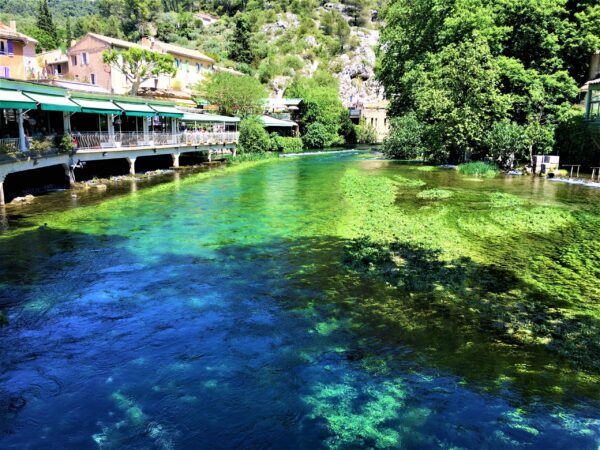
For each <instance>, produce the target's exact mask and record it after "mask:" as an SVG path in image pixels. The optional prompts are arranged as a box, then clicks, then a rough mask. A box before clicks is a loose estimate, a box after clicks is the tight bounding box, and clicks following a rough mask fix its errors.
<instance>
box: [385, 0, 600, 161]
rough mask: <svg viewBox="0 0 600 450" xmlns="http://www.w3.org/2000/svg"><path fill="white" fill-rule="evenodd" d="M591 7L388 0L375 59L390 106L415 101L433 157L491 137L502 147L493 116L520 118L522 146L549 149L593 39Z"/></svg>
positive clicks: (519, 0)
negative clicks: (489, 133)
mask: <svg viewBox="0 0 600 450" xmlns="http://www.w3.org/2000/svg"><path fill="white" fill-rule="evenodd" d="M573 5H574V6H573ZM598 11H600V9H598V7H597V6H596V5H594V6H593V7H587V6H585V5H583V4H580V3H575V2H572V3H571V2H569V3H567V2H565V1H560V2H556V1H553V0H539V1H535V2H531V1H526V0H507V1H503V2H500V3H498V2H494V1H491V0H474V1H468V2H465V1H461V0H451V1H449V2H446V1H441V0H417V1H412V0H393V1H391V2H390V4H389V5H388V8H386V11H385V14H384V16H385V21H386V26H385V27H384V29H383V31H382V35H381V43H380V44H381V49H385V51H380V58H379V68H378V74H379V77H380V79H381V81H382V82H383V84H384V86H385V87H386V92H387V94H388V95H389V96H390V98H391V99H392V104H391V111H392V114H393V115H396V116H401V115H404V114H407V113H409V112H411V111H414V112H415V113H416V115H417V118H418V120H419V121H421V122H423V123H424V124H427V125H428V132H429V134H430V135H431V139H428V140H427V142H425V144H426V146H427V147H428V153H435V154H436V158H435V159H436V160H438V161H439V162H459V161H464V160H466V159H469V158H470V156H471V155H482V154H485V153H486V151H487V150H488V148H489V144H490V143H492V142H494V146H495V148H496V149H498V148H499V147H498V146H500V147H504V150H502V151H503V152H504V153H506V150H505V147H506V145H505V144H506V142H504V143H500V142H499V141H500V139H499V135H498V133H497V131H498V129H496V131H495V133H496V134H495V135H494V136H490V137H486V136H487V134H488V132H489V131H490V130H494V124H496V123H497V122H503V123H504V124H506V123H513V124H514V125H515V126H521V127H524V128H525V129H527V133H525V135H526V136H527V139H524V140H529V149H528V150H529V153H547V152H548V151H549V150H550V149H549V146H551V144H552V135H553V133H554V128H555V127H556V124H557V123H559V122H560V120H561V117H562V116H563V115H564V114H565V113H566V112H567V111H568V109H569V108H570V105H571V103H572V102H573V101H575V99H576V96H577V93H578V90H577V82H576V79H580V77H581V76H582V75H581V74H583V73H585V72H586V71H587V65H588V64H589V56H590V55H591V53H592V52H591V50H590V49H592V48H597V47H598V44H599V43H598V37H597V34H596V35H594V33H596V32H597V31H598V29H600V14H598ZM584 24H585V26H584ZM592 30H594V31H592ZM594 46H595V47H594ZM501 127H504V128H505V130H508V131H514V129H510V128H511V127H509V126H506V125H501ZM521 144H522V143H519V151H518V152H516V154H515V155H516V156H518V157H524V154H525V153H526V152H523V151H521V149H522V145H521Z"/></svg>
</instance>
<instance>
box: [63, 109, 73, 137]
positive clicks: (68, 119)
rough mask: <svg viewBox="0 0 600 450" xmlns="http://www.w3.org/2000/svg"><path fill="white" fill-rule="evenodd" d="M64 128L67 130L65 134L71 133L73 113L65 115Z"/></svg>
mask: <svg viewBox="0 0 600 450" xmlns="http://www.w3.org/2000/svg"><path fill="white" fill-rule="evenodd" d="M63 128H64V129H65V133H70V132H71V113H68V112H64V113H63Z"/></svg>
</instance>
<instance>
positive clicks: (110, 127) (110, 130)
mask: <svg viewBox="0 0 600 450" xmlns="http://www.w3.org/2000/svg"><path fill="white" fill-rule="evenodd" d="M114 117H115V116H114V114H108V115H107V116H106V119H107V120H108V124H107V125H108V142H110V144H111V145H114V143H115V126H114V125H113V120H114Z"/></svg>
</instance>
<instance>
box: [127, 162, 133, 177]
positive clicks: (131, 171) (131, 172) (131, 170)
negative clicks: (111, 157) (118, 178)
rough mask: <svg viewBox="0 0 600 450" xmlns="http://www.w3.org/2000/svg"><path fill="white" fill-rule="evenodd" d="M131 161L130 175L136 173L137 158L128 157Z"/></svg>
mask: <svg viewBox="0 0 600 450" xmlns="http://www.w3.org/2000/svg"><path fill="white" fill-rule="evenodd" d="M127 162H128V163H129V175H135V158H127Z"/></svg>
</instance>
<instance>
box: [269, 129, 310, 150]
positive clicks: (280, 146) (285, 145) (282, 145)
mask: <svg viewBox="0 0 600 450" xmlns="http://www.w3.org/2000/svg"><path fill="white" fill-rule="evenodd" d="M271 144H272V148H271V150H272V151H274V152H282V153H300V152H301V151H302V150H303V149H304V144H303V143H302V139H300V138H298V137H284V136H279V135H278V134H276V133H272V134H271Z"/></svg>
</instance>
